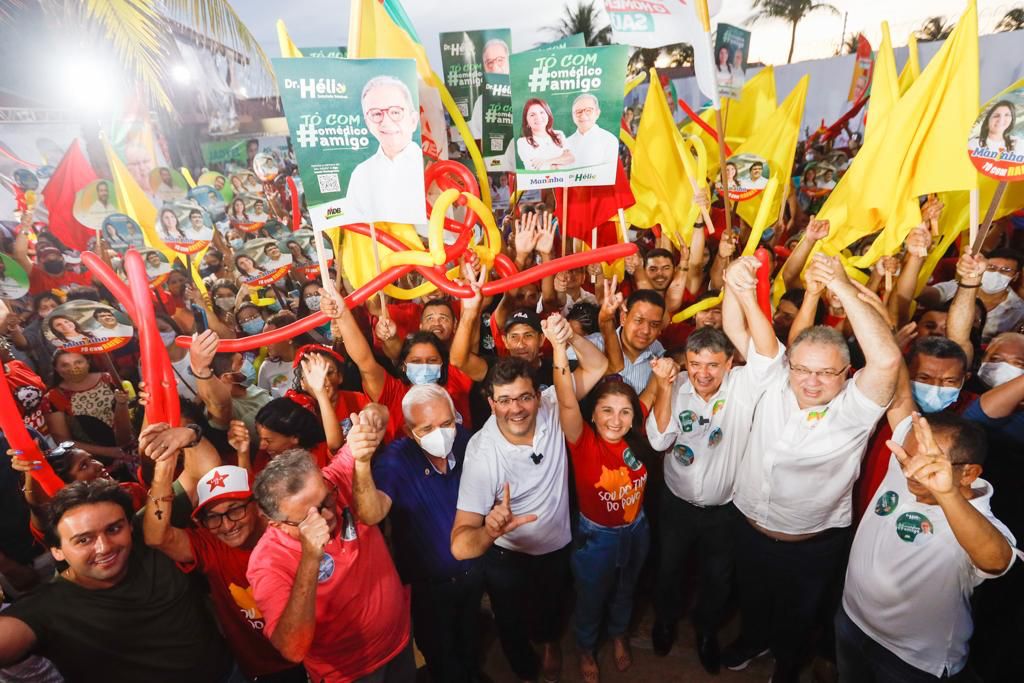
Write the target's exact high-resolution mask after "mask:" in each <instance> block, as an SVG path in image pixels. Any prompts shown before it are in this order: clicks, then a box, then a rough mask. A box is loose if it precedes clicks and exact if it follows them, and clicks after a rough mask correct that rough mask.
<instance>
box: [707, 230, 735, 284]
mask: <svg viewBox="0 0 1024 683" xmlns="http://www.w3.org/2000/svg"><path fill="white" fill-rule="evenodd" d="M739 239H740V238H739V235H737V234H736V232H735V231H733V232H730V231H723V232H722V238H721V239H720V240H719V241H718V253H716V254H715V260H714V261H712V263H711V273H710V274H709V278H708V288H709V289H717V290H721V289H722V286H723V285H724V284H725V269H726V267H728V265H729V264H730V263H731V262H732V257H733V256H734V255H735V254H736V247H737V245H738V244H739Z"/></svg>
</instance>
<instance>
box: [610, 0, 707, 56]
mask: <svg viewBox="0 0 1024 683" xmlns="http://www.w3.org/2000/svg"><path fill="white" fill-rule="evenodd" d="M604 10H605V11H606V12H607V13H608V18H609V20H611V24H612V34H613V35H614V36H615V42H616V43H620V44H622V45H635V46H636V47H646V48H654V47H663V46H665V45H671V44H672V43H685V42H690V39H689V38H688V37H687V32H686V23H685V20H684V19H683V17H682V15H683V13H684V12H686V11H687V10H686V5H685V4H684V3H681V2H679V0H604Z"/></svg>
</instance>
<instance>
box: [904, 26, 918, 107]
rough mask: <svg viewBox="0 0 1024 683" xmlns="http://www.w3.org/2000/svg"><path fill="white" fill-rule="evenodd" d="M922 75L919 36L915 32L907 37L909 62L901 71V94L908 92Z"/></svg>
mask: <svg viewBox="0 0 1024 683" xmlns="http://www.w3.org/2000/svg"><path fill="white" fill-rule="evenodd" d="M920 75H921V61H920V59H919V58H918V56H917V36H915V35H914V34H913V33H911V34H910V38H908V39H907V63H906V64H904V65H903V71H901V72H900V95H901V96H902V95H904V94H906V92H907V91H908V90H910V86H912V85H913V84H914V81H916V80H917V77H918V76H920Z"/></svg>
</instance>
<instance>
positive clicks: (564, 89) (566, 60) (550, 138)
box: [512, 45, 629, 190]
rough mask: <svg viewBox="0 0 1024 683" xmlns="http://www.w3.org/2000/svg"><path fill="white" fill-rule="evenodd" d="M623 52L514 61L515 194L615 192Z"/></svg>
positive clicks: (551, 53)
mask: <svg viewBox="0 0 1024 683" xmlns="http://www.w3.org/2000/svg"><path fill="white" fill-rule="evenodd" d="M628 57H629V48H628V47H626V46H624V45H610V46H606V47H588V48H576V49H559V50H541V51H537V50H534V51H531V52H525V53H521V54H516V55H512V115H513V131H514V135H515V146H516V182H517V184H518V185H517V186H518V187H519V188H520V189H524V190H527V189H533V188H544V187H569V186H577V185H614V184H615V169H616V161H617V159H618V155H619V138H618V131H619V120H620V118H621V117H622V100H623V91H624V88H625V78H626V60H627V59H628Z"/></svg>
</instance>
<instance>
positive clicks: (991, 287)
mask: <svg viewBox="0 0 1024 683" xmlns="http://www.w3.org/2000/svg"><path fill="white" fill-rule="evenodd" d="M1012 279H1013V278H1011V277H1010V276H1009V275H1004V274H1003V273H997V272H995V271H993V270H986V271H985V274H984V275H982V276H981V291H983V292H985V293H986V294H998V293H999V292H1001V291H1003V290H1004V289H1006V288H1007V287H1009V286H1010V280H1012Z"/></svg>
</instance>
